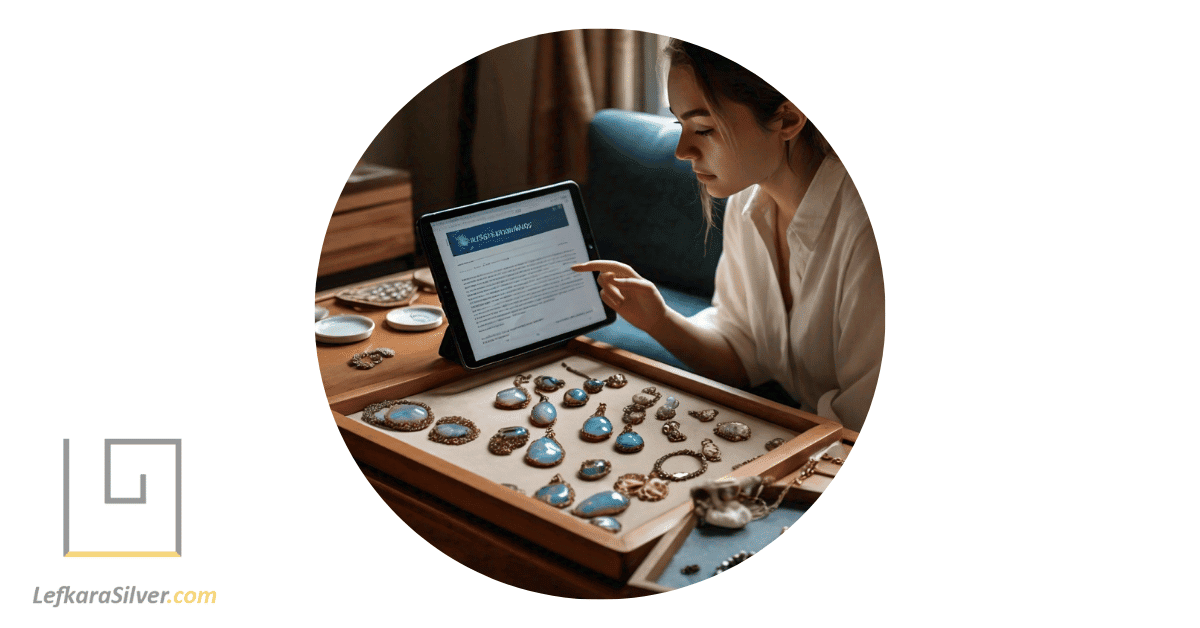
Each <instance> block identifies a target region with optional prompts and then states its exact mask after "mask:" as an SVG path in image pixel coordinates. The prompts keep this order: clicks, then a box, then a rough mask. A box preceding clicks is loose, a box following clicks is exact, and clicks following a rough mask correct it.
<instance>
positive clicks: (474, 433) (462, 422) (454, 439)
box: [429, 416, 479, 445]
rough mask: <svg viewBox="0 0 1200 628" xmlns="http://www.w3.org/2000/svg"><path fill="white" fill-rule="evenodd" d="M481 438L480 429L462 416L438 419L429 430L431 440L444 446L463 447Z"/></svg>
mask: <svg viewBox="0 0 1200 628" xmlns="http://www.w3.org/2000/svg"><path fill="white" fill-rule="evenodd" d="M478 436H479V428H478V427H476V426H475V424H474V423H472V422H471V420H470V419H464V418H462V417H460V416H448V417H442V418H440V419H438V421H437V423H434V424H433V429H432V430H429V440H431V441H433V442H435V443H442V444H444V445H462V444H463V443H469V442H471V441H473V440H475V439H476V438H477V437H478Z"/></svg>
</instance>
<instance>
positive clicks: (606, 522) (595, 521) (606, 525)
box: [588, 517, 621, 534]
mask: <svg viewBox="0 0 1200 628" xmlns="http://www.w3.org/2000/svg"><path fill="white" fill-rule="evenodd" d="M588 523H590V524H592V525H594V526H596V527H598V528H600V529H602V530H608V531H609V532H612V533H613V534H616V533H618V532H620V531H621V522H620V521H617V520H616V519H613V518H612V517H593V518H591V519H588Z"/></svg>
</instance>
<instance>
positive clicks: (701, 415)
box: [688, 408, 721, 423]
mask: <svg viewBox="0 0 1200 628" xmlns="http://www.w3.org/2000/svg"><path fill="white" fill-rule="evenodd" d="M720 413H721V412H720V411H719V410H716V409H715V408H712V409H708V410H704V411H702V412H697V411H695V410H689V411H688V415H689V416H694V417H696V418H697V419H700V421H701V422H703V423H708V422H709V421H711V420H713V419H715V418H717V415H718V414H720Z"/></svg>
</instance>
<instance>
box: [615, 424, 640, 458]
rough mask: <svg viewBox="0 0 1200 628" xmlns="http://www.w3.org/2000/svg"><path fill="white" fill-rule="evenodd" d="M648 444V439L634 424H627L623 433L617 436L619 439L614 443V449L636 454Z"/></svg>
mask: <svg viewBox="0 0 1200 628" xmlns="http://www.w3.org/2000/svg"><path fill="white" fill-rule="evenodd" d="M645 446H646V441H644V440H642V437H641V436H640V435H639V434H638V433H637V432H635V431H633V426H632V425H626V426H625V429H624V430H621V434H620V435H619V436H617V441H616V442H615V443H613V449H614V450H616V451H618V452H620V453H623V454H634V453H637V452H639V451H641V450H642V447H645Z"/></svg>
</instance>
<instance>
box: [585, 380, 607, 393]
mask: <svg viewBox="0 0 1200 628" xmlns="http://www.w3.org/2000/svg"><path fill="white" fill-rule="evenodd" d="M583 389H584V390H586V391H587V392H589V393H591V394H593V395H594V394H596V393H598V392H600V391H601V390H604V382H602V381H600V380H598V379H589V380H586V381H584V382H583Z"/></svg>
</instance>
